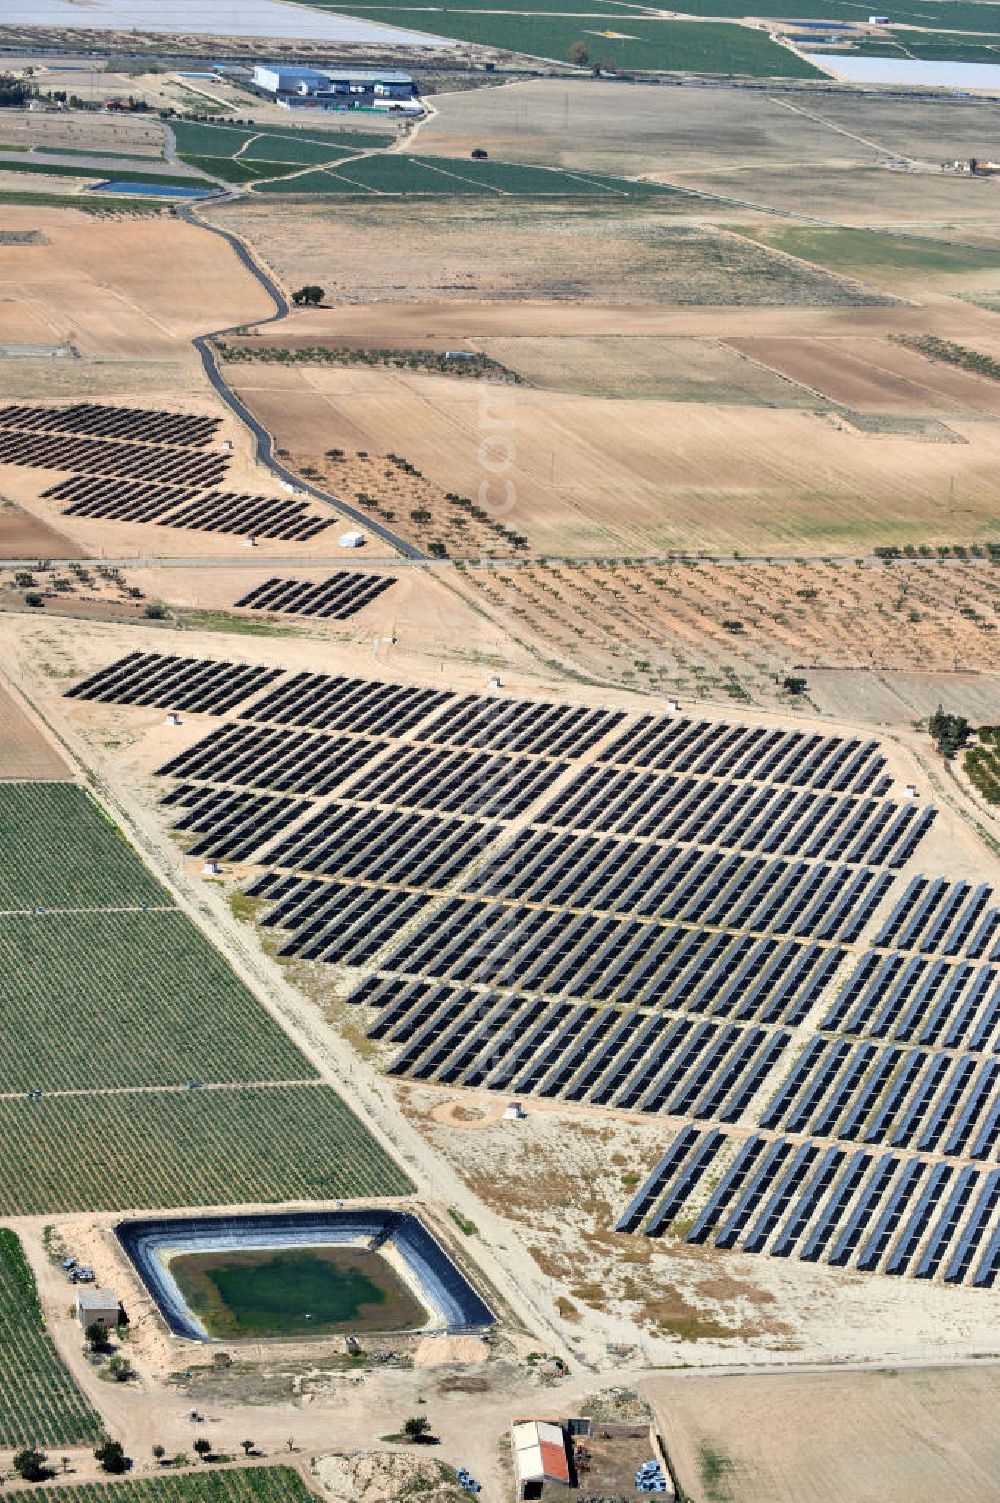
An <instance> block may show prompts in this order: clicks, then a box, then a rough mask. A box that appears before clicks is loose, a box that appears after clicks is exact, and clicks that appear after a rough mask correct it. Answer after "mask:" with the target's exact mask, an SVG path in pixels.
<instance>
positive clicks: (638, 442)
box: [233, 365, 1000, 557]
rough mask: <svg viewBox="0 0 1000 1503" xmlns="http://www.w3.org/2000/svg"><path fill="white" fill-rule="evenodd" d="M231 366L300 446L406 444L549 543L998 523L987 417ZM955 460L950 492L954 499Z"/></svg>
mask: <svg viewBox="0 0 1000 1503" xmlns="http://www.w3.org/2000/svg"><path fill="white" fill-rule="evenodd" d="M233 377H234V380H235V383H236V388H237V390H238V391H239V393H240V395H241V396H242V397H243V398H244V400H246V401H247V402H248V404H249V405H250V407H251V408H252V409H253V411H254V412H255V413H256V414H257V415H258V417H260V418H261V419H262V420H263V421H264V422H265V423H266V425H267V426H268V427H269V428H270V429H271V431H272V432H274V433H275V434H276V435H277V438H278V442H279V444H280V445H281V446H282V447H283V448H285V449H287V450H288V451H289V453H290V455H291V456H292V458H293V459H294V460H295V461H296V462H297V463H302V462H303V461H304V462H305V463H307V464H311V463H314V462H315V456H316V454H317V452H319V453H322V451H323V450H325V449H327V448H331V447H337V446H339V447H342V448H345V449H348V450H353V451H358V450H365V451H367V452H368V453H369V454H377V455H384V454H387V453H396V454H399V455H402V456H403V457H404V458H405V459H407V460H408V461H409V462H410V463H412V464H414V465H415V466H416V468H417V469H418V470H420V471H421V472H422V474H423V475H425V476H426V477H428V478H429V479H430V480H431V481H433V482H434V483H435V484H436V485H438V486H439V487H440V488H441V490H442V491H454V492H456V493H458V494H461V495H465V496H471V497H473V498H476V497H477V496H478V497H479V498H480V500H481V504H483V505H484V506H486V507H487V509H490V508H493V507H498V506H499V507H502V508H503V513H502V520H503V521H504V522H505V523H506V524H507V525H508V526H510V527H512V528H513V529H514V530H515V531H516V532H518V533H523V534H525V535H526V536H527V538H528V541H529V546H530V547H531V548H532V549H533V550H537V551H543V552H546V553H553V554H557V555H559V554H565V555H572V556H577V557H579V556H581V555H583V556H586V555H588V554H591V553H600V552H605V553H607V552H612V553H616V554H635V553H639V554H643V553H649V552H652V551H654V550H657V551H659V550H665V549H674V550H676V551H681V552H692V551H698V550H705V551H707V552H709V553H719V552H725V553H731V552H732V551H734V550H739V551H740V552H742V553H749V554H766V553H769V552H775V553H791V554H805V555H811V554H815V553H822V552H838V553H840V552H845V551H847V550H852V551H855V550H856V551H860V552H866V553H867V552H869V551H870V550H871V548H872V546H873V545H875V544H878V543H883V542H893V543H904V542H910V541H914V542H924V541H927V542H931V543H936V542H945V541H948V542H954V541H966V542H969V541H975V540H976V539H978V538H982V537H992V536H993V535H994V532H993V529H994V521H995V515H996V506H995V484H994V480H995V473H996V466H997V463H998V461H1000V428H997V427H995V426H994V425H992V424H985V423H978V424H976V423H968V422H962V423H959V422H957V421H955V422H950V423H949V427H951V428H953V429H954V431H955V432H956V433H957V434H958V435H959V436H960V437H961V438H964V439H967V442H966V443H964V444H954V443H948V444H941V443H934V444H929V443H924V442H921V441H920V440H919V439H917V438H909V437H899V436H884V435H881V434H880V435H870V434H865V433H861V432H859V431H857V430H855V429H848V428H847V427H845V426H844V425H842V424H840V423H837V424H834V423H833V422H831V421H829V420H828V419H827V418H826V417H823V416H817V415H814V414H813V413H811V412H807V411H799V412H796V411H778V410H770V409H766V408H750V407H719V406H716V405H712V404H710V403H699V404H694V403H687V404H682V403H658V402H655V401H607V400H602V399H599V398H588V397H579V396H573V395H567V394H560V393H554V392H548V391H534V390H530V389H526V388H523V387H511V386H503V387H489V388H488V387H482V388H480V387H479V383H473V382H469V383H464V382H459V381H452V380H449V379H448V378H447V377H444V376H431V375H421V374H409V373H404V372H401V371H377V370H369V369H361V368H357V367H352V368H346V369H337V368H330V367H316V366H273V365H268V366H254V365H250V366H247V365H239V366H235V367H233ZM470 388H471V389H470ZM484 446H485V447H484ZM953 475H954V476H955V488H956V496H958V497H960V502H956V507H955V511H954V514H953V515H950V516H949V514H948V511H947V497H948V487H949V481H950V477H951V476H953Z"/></svg>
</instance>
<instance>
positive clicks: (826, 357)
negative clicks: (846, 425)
mask: <svg viewBox="0 0 1000 1503" xmlns="http://www.w3.org/2000/svg"><path fill="white" fill-rule="evenodd" d="M728 343H729V345H730V347H731V348H732V349H734V350H737V351H739V352H740V353H741V354H743V355H745V356H746V357H747V358H748V359H749V360H752V361H755V362H758V363H759V364H761V365H763V366H765V367H767V368H768V369H769V370H772V371H775V372H778V373H780V374H781V375H783V376H785V377H786V378H787V379H788V380H789V381H795V382H799V383H801V384H802V385H803V386H806V387H810V388H811V389H812V390H813V391H815V392H818V393H820V394H821V395H822V396H824V397H828V398H829V400H830V401H831V402H836V403H837V404H838V405H840V406H843V407H848V408H856V409H859V410H861V411H867V412H897V413H907V414H910V415H915V414H919V413H930V414H943V415H946V416H947V415H951V416H956V415H961V414H965V415H967V416H972V415H973V414H974V413H977V412H978V413H982V414H983V415H985V416H988V417H1000V383H998V382H996V381H991V380H990V379H989V378H987V377H984V376H974V375H972V374H970V373H969V372H967V371H962V370H956V369H955V368H954V366H948V365H946V364H944V363H942V362H940V361H933V360H928V359H927V358H926V356H923V355H920V354H918V353H917V352H916V351H914V350H908V349H905V348H903V347H901V346H900V345H897V344H893V343H891V342H890V341H889V340H888V339H852V338H847V339H840V338H836V339H809V338H806V339H789V338H787V337H780V336H779V337H777V338H774V339H768V338H767V337H765V338H763V339H761V338H750V339H738V338H737V339H731V340H729V341H728Z"/></svg>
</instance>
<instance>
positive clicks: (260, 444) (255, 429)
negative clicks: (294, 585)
mask: <svg viewBox="0 0 1000 1503" xmlns="http://www.w3.org/2000/svg"><path fill="white" fill-rule="evenodd" d="M176 213H177V214H178V215H179V217H180V218H181V219H186V220H187V222H188V224H191V225H194V226H195V227H196V228H197V229H199V230H207V231H208V233H209V234H210V235H220V236H221V237H222V239H223V240H225V241H228V243H229V245H230V246H231V247H232V249H233V250H234V251H235V252H236V256H237V258H238V260H239V261H240V262H241V264H242V265H243V266H245V267H246V269H247V271H248V272H249V273H250V274H251V276H253V277H256V279H257V281H258V282H259V283H260V285H261V286H262V287H263V289H264V291H265V292H266V293H267V295H268V297H270V299H271V301H272V302H273V303H274V306H275V312H274V313H272V314H271V316H270V317H269V318H261V319H257V320H256V321H255V322H254V323H253V324H251V325H248V324H246V323H242V324H232V325H230V326H229V328H226V329H214V330H213V331H212V333H211V334H198V335H196V336H195V338H194V339H193V340H192V341H191V343H192V344H193V345H194V347H195V349H196V350H197V351H198V354H199V355H200V356H201V363H202V365H203V366H204V368H205V374H206V376H207V377H208V379H209V381H210V382H211V383H212V386H213V387H214V388H215V390H216V391H217V392H218V394H219V396H220V397H221V398H222V400H223V402H225V404H226V406H227V407H228V408H229V409H230V411H231V412H234V413H235V414H236V416H237V417H238V418H239V420H240V422H241V423H243V424H244V426H245V427H247V428H248V429H249V430H250V432H251V434H252V435H253V439H254V447H255V452H256V457H257V459H258V460H260V462H261V464H264V465H266V466H267V468H268V469H269V470H270V471H271V472H272V474H274V475H277V477H278V479H279V480H283V481H286V482H287V483H288V484H289V485H294V486H295V487H296V489H297V490H302V491H307V492H308V493H309V495H310V496H313V497H315V499H316V500H317V501H324V502H326V504H327V505H328V506H333V507H335V508H336V509H337V511H339V512H342V513H343V514H344V516H345V517H350V518H351V520H352V521H354V522H357V523H359V524H360V525H361V526H362V527H364V529H365V531H366V532H370V533H374V535H375V536H376V537H379V538H381V539H382V541H383V542H384V543H388V544H389V545H390V547H392V548H395V549H397V550H398V551H399V552H400V553H401V554H402V555H403V557H404V558H409V559H413V560H415V561H422V560H424V559H426V558H427V555H426V554H425V553H422V552H421V551H420V549H419V548H415V547H414V546H413V544H412V543H408V542H406V540H405V539H404V538H401V537H397V535H396V534H395V533H394V532H391V531H390V529H389V528H388V527H383V526H382V524H381V523H380V522H375V521H373V520H372V518H371V517H369V516H367V515H366V513H365V512H363V511H359V510H358V509H357V507H354V506H351V505H350V503H349V502H347V501H342V500H341V499H340V498H339V497H338V496H331V495H330V494H329V492H327V491H322V490H320V489H319V487H318V486H315V485H310V484H309V483H308V482H307V481H305V480H303V479H302V478H301V476H299V475H296V474H295V472H294V471H293V470H289V469H287V468H286V466H285V465H283V464H282V463H281V461H280V460H279V459H277V458H275V454H274V441H273V439H272V438H271V435H270V433H268V431H267V429H266V428H265V427H264V426H263V424H262V423H260V422H258V420H257V418H255V417H254V415H253V413H252V412H251V411H250V409H249V408H248V407H247V406H246V405H245V403H243V402H242V401H241V400H240V398H239V397H238V396H237V395H236V393H235V392H234V391H232V390H231V389H230V387H229V386H227V385H226V382H225V380H224V379H223V376H222V373H221V372H220V370H219V366H218V362H217V361H216V358H215V351H214V350H213V349H212V340H213V339H216V338H218V336H219V335H222V334H231V333H232V332H233V330H234V329H235V328H240V329H245V328H248V327H253V328H260V327H261V326H262V325H264V324H274V323H279V322H280V321H281V320H282V319H283V318H287V317H288V312H289V308H288V299H287V298H286V297H285V294H284V293H283V292H282V290H281V288H280V287H279V286H278V284H277V282H275V281H274V279H273V277H271V276H269V275H268V273H267V272H266V271H265V270H264V268H263V267H262V266H260V265H258V263H257V262H256V261H255V260H254V258H253V256H252V255H251V254H250V252H249V251H248V250H247V247H246V246H245V245H244V244H243V242H242V240H240V239H238V237H237V236H236V235H233V234H232V233H231V232H230V231H229V230H223V229H220V228H219V226H218V225H214V224H206V223H205V221H204V220H203V219H199V218H197V217H196V215H195V214H194V213H193V211H192V210H191V208H189V207H188V206H187V205H181V206H179V207H178V208H177V209H176ZM304 562H307V561H306V560H304Z"/></svg>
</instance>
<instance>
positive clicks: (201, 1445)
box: [194, 1435, 212, 1461]
mask: <svg viewBox="0 0 1000 1503" xmlns="http://www.w3.org/2000/svg"><path fill="white" fill-rule="evenodd" d="M194 1453H195V1455H196V1456H200V1457H201V1459H202V1461H207V1460H208V1458H209V1456H211V1454H212V1442H211V1441H210V1440H209V1439H208V1436H207V1435H199V1436H198V1439H197V1440H196V1441H195V1443H194Z"/></svg>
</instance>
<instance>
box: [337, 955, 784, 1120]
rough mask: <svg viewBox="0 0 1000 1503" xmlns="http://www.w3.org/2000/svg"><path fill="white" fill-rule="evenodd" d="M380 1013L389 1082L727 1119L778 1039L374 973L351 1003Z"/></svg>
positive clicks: (756, 1085) (759, 1078) (765, 1069)
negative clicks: (389, 1059)
mask: <svg viewBox="0 0 1000 1503" xmlns="http://www.w3.org/2000/svg"><path fill="white" fill-rule="evenodd" d="M351 1001H352V1002H354V1003H359V1004H360V1003H364V1004H366V1005H368V1006H370V1007H373V1008H378V1009H381V1011H380V1013H379V1017H378V1019H377V1021H376V1022H375V1023H374V1024H373V1026H372V1027H371V1028H370V1029H369V1030H368V1036H369V1038H373V1039H379V1040H382V1041H384V1042H387V1043H391V1044H395V1045H399V1046H401V1047H400V1052H399V1053H398V1054H397V1055H396V1057H395V1059H394V1061H393V1063H392V1064H391V1066H390V1073H391V1074H393V1075H407V1076H411V1077H413V1078H415V1079H418V1080H433V1081H437V1082H439V1083H441V1084H447V1085H461V1086H470V1087H473V1086H474V1087H477V1088H479V1089H483V1090H493V1091H516V1092H517V1093H518V1094H519V1095H527V1094H531V1095H538V1096H546V1097H551V1098H558V1099H560V1100H563V1101H577V1102H587V1103H589V1104H590V1105H592V1106H606V1107H616V1108H618V1109H619V1110H628V1111H640V1112H651V1113H659V1114H665V1115H670V1116H677V1115H687V1116H693V1117H697V1118H711V1119H717V1120H719V1121H723V1122H735V1121H737V1120H738V1118H739V1117H740V1116H742V1114H743V1112H744V1111H745V1110H746V1108H747V1106H748V1105H749V1104H750V1102H751V1100H752V1099H753V1097H754V1095H755V1094H756V1092H757V1091H758V1090H759V1089H760V1087H761V1085H762V1083H763V1081H764V1080H765V1079H766V1077H767V1075H768V1073H769V1072H770V1070H771V1069H772V1068H773V1066H774V1064H775V1062H776V1061H777V1059H778V1058H779V1056H780V1054H781V1052H782V1050H783V1049H784V1048H785V1046H786V1044H787V1042H788V1035H787V1034H786V1033H783V1032H770V1031H768V1030H765V1029H762V1028H740V1027H736V1026H735V1025H733V1024H730V1023H719V1022H707V1021H704V1020H702V1019H699V1018H668V1017H665V1016H663V1015H662V1014H659V1013H652V1014H651V1013H646V1012H639V1011H636V1010H634V1009H630V1010H622V1009H619V1008H614V1007H602V1008H598V1007H592V1006H590V1005H588V1004H586V1003H584V1004H572V1003H569V1002H553V1001H546V1000H542V999H541V998H538V997H524V996H523V995H519V994H515V993H509V992H506V993H504V992H495V991H480V990H475V989H472V988H469V987H456V986H446V985H445V986H442V985H439V984H437V983H434V982H430V981H404V980H401V979H400V978H399V977H386V976H378V977H372V978H370V979H369V980H368V981H366V982H365V984H364V986H363V987H362V988H361V990H360V991H358V992H356V993H355V994H354V996H353V997H352V998H351Z"/></svg>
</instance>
